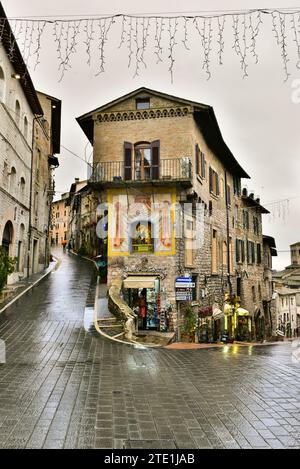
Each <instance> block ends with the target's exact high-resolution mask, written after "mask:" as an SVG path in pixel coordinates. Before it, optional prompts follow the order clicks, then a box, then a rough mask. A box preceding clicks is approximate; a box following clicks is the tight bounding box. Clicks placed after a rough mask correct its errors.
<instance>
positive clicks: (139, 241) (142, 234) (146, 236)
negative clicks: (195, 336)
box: [131, 221, 154, 253]
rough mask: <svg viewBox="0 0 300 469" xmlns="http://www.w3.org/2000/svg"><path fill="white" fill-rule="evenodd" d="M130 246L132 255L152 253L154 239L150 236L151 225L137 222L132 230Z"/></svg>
mask: <svg viewBox="0 0 300 469" xmlns="http://www.w3.org/2000/svg"><path fill="white" fill-rule="evenodd" d="M131 246H132V252H133V253H145V252H148V253H149V252H154V239H153V236H152V223H151V222H150V221H148V222H147V221H146V222H144V221H139V222H137V223H136V224H134V226H133V229H132V238H131Z"/></svg>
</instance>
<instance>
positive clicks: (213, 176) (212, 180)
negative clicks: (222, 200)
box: [209, 167, 220, 195]
mask: <svg viewBox="0 0 300 469" xmlns="http://www.w3.org/2000/svg"><path fill="white" fill-rule="evenodd" d="M209 191H210V193H211V194H214V195H219V194H220V189H219V176H218V174H217V173H216V171H214V170H213V169H212V168H211V167H210V168H209Z"/></svg>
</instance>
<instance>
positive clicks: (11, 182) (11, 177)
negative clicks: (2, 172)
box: [9, 166, 17, 194]
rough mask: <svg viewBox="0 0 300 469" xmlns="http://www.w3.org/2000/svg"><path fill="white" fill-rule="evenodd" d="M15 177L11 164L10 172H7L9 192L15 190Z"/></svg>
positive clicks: (14, 169)
mask: <svg viewBox="0 0 300 469" xmlns="http://www.w3.org/2000/svg"><path fill="white" fill-rule="evenodd" d="M16 179H17V172H16V168H14V167H13V166H12V168H11V170H10V173H9V192H10V193H11V194H13V193H14V191H15V190H16Z"/></svg>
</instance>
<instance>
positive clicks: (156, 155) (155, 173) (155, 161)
mask: <svg viewBox="0 0 300 469" xmlns="http://www.w3.org/2000/svg"><path fill="white" fill-rule="evenodd" d="M159 150H160V141H159V140H155V141H154V142H152V143H151V164H152V179H159V161H160V151H159Z"/></svg>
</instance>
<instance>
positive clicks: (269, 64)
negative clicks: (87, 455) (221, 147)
mask: <svg viewBox="0 0 300 469" xmlns="http://www.w3.org/2000/svg"><path fill="white" fill-rule="evenodd" d="M274 2H275V0H273V1H270V0H265V1H264V4H263V7H265V8H274V7H280V6H290V5H284V3H283V2H282V3H281V4H280V3H278V0H276V3H274ZM2 4H3V6H4V8H5V10H6V14H7V16H8V17H15V16H31V15H34V16H37V15H39V16H44V15H77V14H78V15H83V16H86V15H93V14H108V13H143V12H144V13H149V12H155V13H158V12H167V11H169V12H174V11H185V12H186V11H199V9H201V10H210V11H211V10H218V9H222V8H223V9H224V1H223V2H222V1H221V0H209V1H208V0H205V1H204V0H203V1H202V2H201V7H199V1H198V0H185V1H184V2H183V1H181V2H180V1H176V2H175V1H170V0H165V1H164V2H161V1H157V0H152V2H151V3H149V2H143V3H142V2H139V1H136V0H128V1H127V2H126V10H124V5H125V2H122V1H116V0H110V2H104V1H99V0H89V2H86V1H83V0H68V1H61V0H52V1H51V2H41V1H40V0H27V1H26V2H20V0H2ZM162 5H163V6H162ZM291 6H294V5H291ZM256 7H257V8H258V7H260V8H261V2H258V1H256V2H255V1H243V2H241V1H233V0H230V1H229V0H228V1H227V2H226V9H234V8H237V9H241V8H256ZM299 10H300V2H299ZM263 20H264V25H263V28H262V29H261V32H260V35H259V36H258V38H257V52H258V54H259V64H258V65H254V63H253V60H252V59H250V56H249V68H248V73H249V77H248V78H245V79H242V75H241V69H240V63H239V59H238V57H237V56H236V55H235V53H234V51H233V48H232V46H233V36H232V31H233V30H232V26H231V23H230V21H231V19H230V18H228V21H226V26H225V52H224V61H223V62H224V64H223V65H222V66H220V65H218V63H217V60H216V58H215V57H216V53H215V47H213V51H212V65H211V70H212V77H211V79H210V80H207V79H206V75H205V71H204V70H203V69H202V50H201V48H200V46H199V37H197V36H196V34H194V33H191V34H189V41H190V42H189V46H190V49H191V50H190V51H187V50H185V49H184V47H183V45H182V43H181V41H180V40H179V39H180V38H178V41H177V42H178V44H177V45H176V46H175V52H174V58H175V63H174V81H173V83H171V80H170V74H169V72H168V67H169V63H168V54H165V55H164V62H163V63H161V64H159V65H156V64H155V58H154V55H153V54H150V52H147V53H146V55H145V58H146V61H147V64H148V66H147V69H143V67H141V73H140V76H139V77H136V78H135V79H133V75H134V69H130V70H128V67H127V61H128V55H127V51H126V48H125V47H124V48H123V49H118V45H119V41H120V39H119V35H120V28H119V25H117V24H116V25H114V27H113V29H112V30H111V34H110V36H109V41H108V43H107V49H106V54H105V55H106V71H105V73H103V74H101V75H99V76H98V77H96V76H95V72H96V71H97V61H95V57H94V56H93V58H92V60H93V61H92V64H91V67H89V66H88V65H87V63H86V62H87V56H86V54H85V47H84V46H82V45H81V46H80V44H79V45H78V52H77V54H76V55H74V57H73V61H72V69H70V70H69V71H68V72H67V73H66V75H65V77H64V79H63V80H62V81H61V82H60V83H59V82H58V80H59V77H60V75H59V72H58V70H57V61H56V50H55V46H54V43H53V37H52V36H51V35H50V34H48V35H47V36H45V38H44V39H43V42H42V50H41V64H40V65H39V67H38V68H37V70H36V71H34V70H33V69H31V70H30V73H31V76H32V79H33V82H34V84H35V86H36V88H37V89H38V90H41V91H43V92H45V93H49V94H51V95H53V96H56V97H58V98H60V99H62V101H63V114H62V145H63V146H65V147H67V148H69V149H70V150H72V151H73V152H75V153H76V154H77V155H80V156H81V157H82V158H84V157H85V154H87V155H88V154H89V151H90V150H88V151H87V152H86V151H85V147H86V144H87V140H86V138H85V136H84V134H83V133H82V131H81V129H80V128H79V126H78V124H77V123H76V121H75V117H78V116H79V115H81V114H84V113H85V112H88V111H90V110H92V109H94V108H96V107H98V106H100V105H102V104H104V103H106V102H108V101H111V100H112V99H114V98H117V97H119V96H121V95H123V94H125V93H128V92H130V91H132V90H133V89H135V88H138V87H140V86H147V87H149V88H153V89H156V90H160V91H162V92H166V93H170V94H173V95H177V96H180V97H184V98H187V99H191V100H194V101H199V102H203V103H206V104H210V105H212V106H213V107H214V110H215V113H216V116H217V119H218V121H219V125H220V128H221V131H222V134H223V137H224V140H225V141H226V143H227V144H228V146H229V147H230V149H231V151H232V152H233V154H234V155H235V157H236V158H237V159H238V160H239V162H240V164H241V165H242V166H243V167H244V169H245V170H246V171H247V173H248V174H250V176H251V180H246V181H245V183H246V185H247V187H248V189H249V190H251V191H254V192H255V193H256V194H257V195H259V196H260V197H261V201H262V203H265V204H266V207H267V208H268V209H269V210H271V211H272V215H271V216H265V217H264V233H265V234H268V235H271V236H274V237H275V239H276V244H277V248H278V250H279V251H288V250H289V245H290V244H291V243H294V242H296V241H300V230H299V219H300V204H299V202H300V187H299V186H300V185H299V179H300V159H299V150H300V137H299V115H300V103H298V104H297V103H296V102H293V99H292V95H293V88H292V86H293V85H295V84H297V82H295V80H297V79H298V80H300V70H299V69H297V68H296V67H295V60H294V59H295V50H291V59H292V60H291V61H290V62H289V64H288V65H289V67H290V73H291V76H290V78H289V80H288V81H287V82H286V83H284V82H283V78H284V74H283V67H282V62H281V57H280V49H279V48H278V46H277V45H276V42H275V39H274V36H273V33H272V32H271V18H270V17H268V18H265V17H264V18H263ZM179 34H181V32H180V33H179ZM290 39H291V38H290ZM291 43H292V41H291ZM164 45H165V46H166V45H167V44H166V43H164ZM150 46H151V41H150ZM294 47H295V46H294ZM298 86H299V85H298ZM298 95H299V96H300V93H299V94H298ZM294 101H295V100H294ZM74 177H80V178H85V177H86V165H85V163H84V162H82V161H81V160H80V159H78V158H76V157H74V156H72V155H71V154H70V153H68V152H67V151H66V150H64V149H63V148H62V151H61V156H60V167H59V169H58V170H57V171H56V189H57V190H58V191H67V190H68V189H69V187H70V184H71V183H72V181H73V179H74ZM285 198H290V202H289V204H286V203H282V204H275V205H274V206H273V205H272V204H270V203H271V202H272V201H274V200H276V201H277V200H279V199H285ZM288 205H289V208H288V209H287V207H288ZM273 261H274V268H281V267H284V266H285V265H288V264H289V263H290V256H289V252H279V256H278V257H277V258H273Z"/></svg>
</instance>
